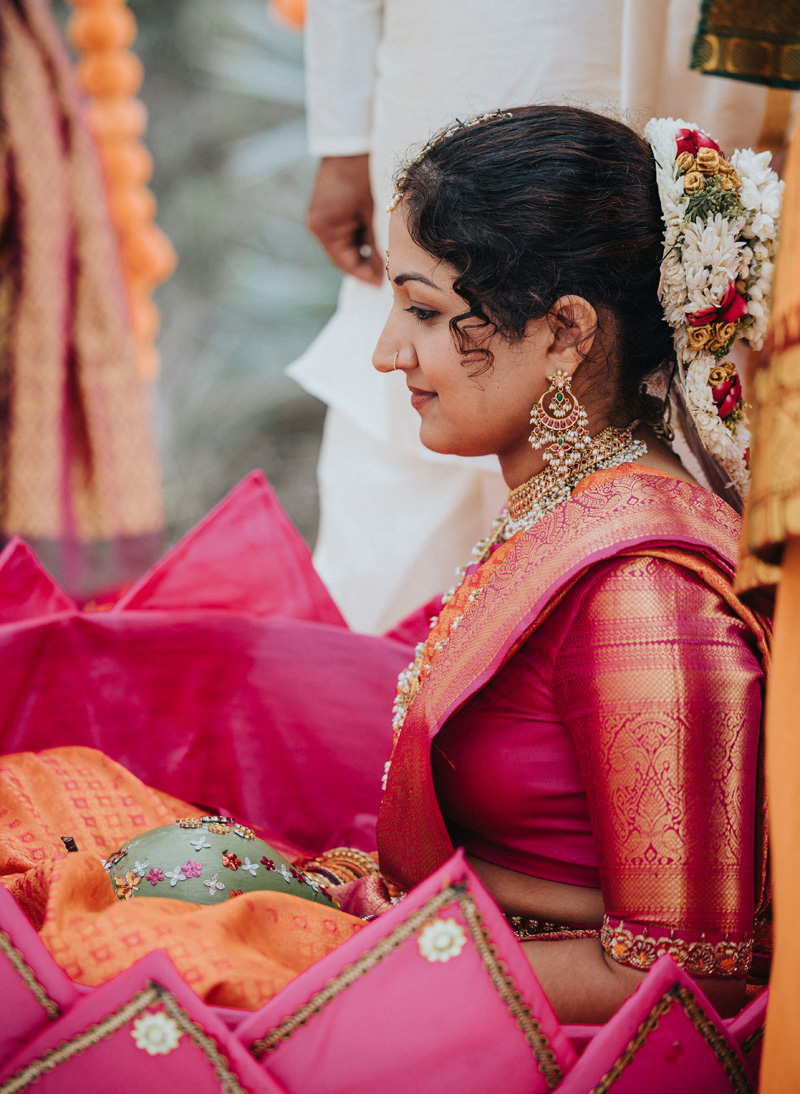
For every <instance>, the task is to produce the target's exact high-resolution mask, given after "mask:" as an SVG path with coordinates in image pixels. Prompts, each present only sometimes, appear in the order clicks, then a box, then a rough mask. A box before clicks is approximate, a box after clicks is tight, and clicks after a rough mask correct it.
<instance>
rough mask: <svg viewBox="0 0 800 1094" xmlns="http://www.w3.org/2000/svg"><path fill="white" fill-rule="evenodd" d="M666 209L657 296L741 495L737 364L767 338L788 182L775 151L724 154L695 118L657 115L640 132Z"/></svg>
mask: <svg viewBox="0 0 800 1094" xmlns="http://www.w3.org/2000/svg"><path fill="white" fill-rule="evenodd" d="M644 135H645V139H646V140H647V141H648V142H649V143H650V147H651V148H652V150H653V156H654V157H655V161H656V177H657V180H658V190H659V197H660V199H661V211H662V215H663V218H664V226H665V231H664V257H663V260H662V264H661V280H660V282H659V296H660V299H661V303H662V306H663V308H664V316H665V318H666V320H667V322H668V323H669V324H670V325H671V326H672V328H673V330H674V337H675V351H676V355H677V359H678V370H679V375H680V382H681V385H682V387H683V393H684V396H685V401H686V404H687V406H688V407H689V410H690V411H691V414H692V417H693V419H694V422H695V425H696V426H697V430H698V433H699V435H700V439H701V441H702V442H703V445H704V446H705V448H706V450H707V451H708V452H709V453H710V454H711V455H712V456H713V457H714V458H715V459H716V460H717V462H718V463H719V464H720V465H721V466H722V467H723V469H724V470H725V471H726V473H727V474H728V475H729V476H730V479H731V481H732V482H733V484H734V486H735V487H736V489H737V490H738V492H739V494H740V495H742V497H744V496H745V495H746V493H747V488H748V486H749V479H750V475H749V471H748V468H747V456H748V448H749V445H750V433H749V430H748V429H747V424H746V418H745V412H744V404H743V402H742V394H741V384H740V382H739V377H738V375H737V373H736V368H735V366H734V365H733V363H732V362H730V361H723V358H724V357H725V355H726V353H728V352H729V350H730V348H731V346H732V345H733V343H734V342H735V341H736V339H737V338H740V337H741V338H745V339H747V341H748V342H749V343H750V345H751V346H752V347H753V348H754V349H760V348H761V346H762V345H763V342H764V336H765V335H766V332H767V324H768V321H769V303H770V297H771V290H772V279H773V274H774V267H773V263H772V258H773V254H774V250H775V244H776V241H777V234H778V219H779V214H780V203H781V195H782V191H783V183H782V182H780V181H779V179H778V177H777V175H776V174H775V172H774V171H773V170H772V168H771V167H770V166H769V164H770V154H769V153H768V152H762V153H760V154H756V153H755V152H753V151H752V150H751V149H744V150H737V151H736V152H734V153H733V155H732V156H731V158H730V160H726V159H725V157H724V156H723V155H722V152H721V151H720V148H719V145H718V144H716V142H715V141H713V140H712V139H711V138H710V137H709V136H708V135H707V134H706V133H703V131H702V130H700V129H698V128H697V126H695V125H691V124H689V123H688V122H685V121H683V120H682V119H681V118H678V119H674V118H654V119H653V120H652V121H651V122H649V123H648V125H647V127H646V128H645V131H644Z"/></svg>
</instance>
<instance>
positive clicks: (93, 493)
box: [0, 0, 163, 600]
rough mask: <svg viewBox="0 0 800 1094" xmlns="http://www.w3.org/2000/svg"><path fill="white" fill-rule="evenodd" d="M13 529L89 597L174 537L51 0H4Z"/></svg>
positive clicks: (3, 322)
mask: <svg viewBox="0 0 800 1094" xmlns="http://www.w3.org/2000/svg"><path fill="white" fill-rule="evenodd" d="M0 58H1V60H2V64H0V229H2V230H1V231H0V536H2V537H3V538H10V537H11V536H13V535H19V536H22V537H24V538H25V539H26V540H27V542H28V543H30V544H31V545H32V546H33V547H35V549H36V551H37V553H38V555H39V558H40V559H41V561H42V562H43V563H44V564H45V565H46V566H47V567H48V569H49V570H50V571H51V572H52V573H54V574H55V575H56V576H57V577H58V579H59V581H60V582H61V583H62V585H63V586H64V587H65V588H66V589H67V590H68V591H69V592H70V593H72V594H73V595H75V596H77V597H78V598H79V599H83V600H85V599H87V598H89V597H90V596H95V595H97V594H99V593H106V592H108V591H110V590H113V589H116V588H119V587H120V586H122V585H123V584H125V583H127V582H129V581H130V580H131V579H132V578H134V577H136V576H138V575H139V574H140V573H141V572H143V571H144V570H145V569H146V568H147V566H148V565H149V564H150V563H151V562H153V561H154V560H155V558H156V557H158V555H159V554H160V551H161V549H162V547H163V540H162V529H163V512H162V502H161V489H160V482H159V473H158V466H157V460H156V455H155V449H154V443H153V438H152V436H151V431H150V423H149V408H148V406H147V405H146V400H145V391H144V389H143V385H142V384H141V382H140V380H139V379H138V377H137V373H136V347H135V343H134V338H133V334H132V331H131V321H130V316H129V314H128V305H127V303H126V300H125V294H124V287H123V283H122V275H121V267H120V263H119V255H118V250H117V243H116V240H115V238H114V234H113V231H112V228H111V226H110V223H109V220H108V214H107V207H106V195H105V191H104V186H103V181H102V178H101V174H100V168H99V164H98V161H97V156H96V153H95V149H94V146H93V144H92V140H91V137H90V134H89V130H88V126H87V124H86V119H85V116H84V107H83V103H82V102H81V100H80V96H79V94H78V91H77V87H76V86H75V82H74V78H73V73H72V71H71V68H70V63H69V59H68V57H67V54H66V51H65V49H64V46H63V44H62V42H61V39H60V36H59V32H58V28H57V26H56V24H55V22H54V20H53V17H52V15H51V13H50V10H49V6H48V5H47V4H46V3H45V2H44V0H22V2H20V3H10V2H6V0H3V2H2V3H0Z"/></svg>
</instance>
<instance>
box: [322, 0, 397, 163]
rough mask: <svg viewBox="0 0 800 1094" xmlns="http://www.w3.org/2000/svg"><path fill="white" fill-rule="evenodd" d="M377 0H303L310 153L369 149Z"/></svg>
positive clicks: (378, 32)
mask: <svg viewBox="0 0 800 1094" xmlns="http://www.w3.org/2000/svg"><path fill="white" fill-rule="evenodd" d="M382 14H383V0H309V2H308V9H307V13H306V27H305V54H306V111H307V116H308V141H309V147H310V150H311V153H312V155H314V156H357V155H361V154H362V153H364V152H368V151H369V145H370V130H371V125H372V98H373V92H374V85H375V72H376V64H377V52H378V43H379V41H380V36H381V24H382Z"/></svg>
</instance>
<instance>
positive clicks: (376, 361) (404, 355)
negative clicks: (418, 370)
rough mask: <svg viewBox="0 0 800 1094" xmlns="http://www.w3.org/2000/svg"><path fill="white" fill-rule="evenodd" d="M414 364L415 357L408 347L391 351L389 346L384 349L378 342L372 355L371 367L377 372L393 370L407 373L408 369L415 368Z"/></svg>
mask: <svg viewBox="0 0 800 1094" xmlns="http://www.w3.org/2000/svg"><path fill="white" fill-rule="evenodd" d="M416 363H417V362H416V357H415V355H414V353H413V351H412V350H410V349H409V348H408V347H405V348H403V349H393V348H392V347H391V345H390V346H387V347H386V348H385V349H384V348H383V346H382V345H381V343H380V342H378V345H377V346H376V347H375V352H374V353H373V355H372V366H373V368H376V369H377V370H378V372H394V371H395V369H402V370H406V371H408V369H412V368H415V367H416Z"/></svg>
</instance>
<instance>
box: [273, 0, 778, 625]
mask: <svg viewBox="0 0 800 1094" xmlns="http://www.w3.org/2000/svg"><path fill="white" fill-rule="evenodd" d="M697 16H698V2H697V0H558V3H553V2H552V0H550V2H547V3H545V2H544V0H493V3H492V4H487V3H486V0H309V2H308V15H307V23H306V69H307V89H308V102H307V108H308V127H309V138H310V145H311V151H312V153H313V154H315V155H317V156H319V157H321V160H322V163H321V168H320V175H319V177H318V184H317V188H316V190H315V194H314V197H313V198H312V206H311V213H310V225H311V226H312V229H313V230H315V231H316V233H317V234H318V235H319V236H320V238H321V240H322V242H323V243H324V244H325V245H326V246H327V249H328V251H329V254H331V256H332V257H333V258H334V260H335V261H336V262H337V264H338V265H340V266H341V267H342V268H343V269H345V270H346V271H348V273H349V276H346V277H345V280H344V283H343V285H342V290H341V296H340V299H339V306H338V309H337V312H336V314H335V315H334V317H333V319H331V321H330V323H329V324H328V325H327V326H326V327H325V329H324V330H323V331H322V333H321V334H320V335H319V337H318V338H317V339H316V341H315V342H314V343H313V345H312V346H311V347H310V348H309V349H308V350H307V352H306V353H305V354H304V355H303V356H302V357H301V358H300V359H299V360H298V361H296V362H295V363H294V365H292V366H291V368H290V375H292V376H293V377H294V378H295V379H296V380H297V381H298V382H299V383H300V384H302V386H303V387H304V388H305V389H306V390H307V391H310V392H311V393H312V394H314V395H316V396H317V397H318V398H320V399H322V400H324V401H325V402H326V403H327V404H328V407H329V411H328V414H327V417H326V422H325V431H324V436H323V444H322V452H321V455H320V464H319V484H320V506H321V513H320V531H319V538H318V542H317V549H316V553H315V556H314V561H315V564H316V566H317V569H318V571H319V573H320V574H321V576H322V577H323V579H324V580H325V582H326V583H327V585H328V588H329V589H330V591H331V594H332V595H333V597H334V599H335V600H336V601H337V603H338V604H339V607H340V608H341V610H342V611H343V613H344V615H345V617H346V618H347V620H348V622H349V623H350V625H351V626H352V627H354V628H355V629H358V630H364V631H381V630H384V629H386V628H387V627H389V626H390V625H391V624H393V623H394V622H395V621H397V620H398V619H399V618H401V617H402V616H403V615H404V614H406V613H407V612H408V611H410V610H411V609H412V608H414V607H415V606H417V605H419V604H421V603H423V602H424V601H425V600H427V599H428V598H429V597H431V596H432V595H434V594H435V593H436V592H441V591H443V590H445V589H447V588H448V587H449V586H450V584H451V581H452V576H453V571H454V570H455V568H456V566H458V565H459V564H462V563H464V562H466V561H468V560H469V556H470V550H471V547H472V545H473V544H474V543H475V541H476V540H478V539H479V538H481V537H482V536H483V535H485V534H486V532H487V530H488V526H489V524H490V523H491V519H492V517H493V516H495V515H496V513H497V511H498V510H499V508H500V507H501V505H502V502H503V500H504V497H505V494H506V490H505V488H504V486H503V482H502V479H501V477H500V473H499V469H498V466H497V461H496V459H495V458H494V457H486V458H481V459H464V458H461V457H448V456H442V455H438V454H436V453H432V452H428V451H427V450H426V449H425V448H423V447H422V445H421V444H420V442H419V439H418V428H419V419H418V416H417V414H416V412H415V411H414V410H413V409H412V407H411V405H410V403H409V397H408V392H407V389H406V386H405V383H404V376H403V374H401V373H397V374H396V375H390V376H388V377H387V376H385V375H380V374H378V373H376V372H375V371H374V370H373V369H372V367H371V357H372V350H373V348H374V345H375V342H376V341H377V338H378V335H379V333H380V331H381V328H382V326H383V323H384V321H385V319H386V316H387V314H388V311H389V308H390V305H391V291H390V289H389V286H388V284H386V283H385V280H384V279H382V278H381V276H380V271H381V268H382V265H383V255H384V251H385V248H386V240H387V228H388V213H387V212H386V206H387V204H388V202H389V200H390V198H391V194H392V192H393V189H394V187H393V182H392V176H393V173H394V171H395V169H396V167H397V165H398V163H400V162H402V161H403V159H405V158H406V157H407V156H408V153H409V150H415V149H417V150H418V149H419V147H420V146H421V145H422V144H424V143H425V141H426V140H427V139H428V138H429V137H430V136H431V135H432V134H433V133H435V132H436V131H438V130H439V129H440V128H442V127H443V126H444V125H446V124H447V123H449V122H451V121H452V119H453V118H456V117H458V118H461V119H466V118H468V117H471V116H473V115H475V114H481V113H483V112H485V111H487V110H495V109H497V108H506V107H510V106H515V105H525V104H529V103H533V102H557V103H569V104H572V105H578V106H585V107H588V108H590V109H594V110H600V111H602V112H610V113H613V114H615V115H617V116H622V117H623V118H624V120H626V121H627V122H628V123H629V124H630V125H632V126H633V127H634V128H635V129H637V130H638V131H641V130H642V129H643V127H644V124H645V123H646V121H647V120H648V119H649V118H650V117H651V116H652V115H657V114H664V115H672V116H673V117H684V118H686V119H689V120H694V121H695V122H696V123H697V124H698V125H700V126H701V127H702V128H704V129H706V130H708V132H709V133H711V134H712V135H713V136H714V137H715V138H716V139H717V140H718V141H719V142H720V144H721V145H722V147H723V149H724V150H725V151H727V152H732V151H733V149H734V148H736V147H741V146H744V145H755V144H756V142H757V138H758V133H759V129H760V126H761V122H762V118H763V114H764V105H765V101H766V91H765V89H763V88H756V87H753V86H751V85H739V84H737V83H735V82H733V81H730V80H722V79H717V78H714V77H706V76H703V77H701V76H698V75H696V74H694V73H690V72H689V71H688V68H687V66H688V60H689V53H690V47H691V39H692V35H693V33H694V30H695V27H696V23H697ZM367 171H368V174H367ZM373 198H374V202H373V201H372V199H373ZM359 218H360V219H361V220H362V221H370V219H371V223H370V224H368V225H367V224H361V225H359V224H358V221H359ZM359 228H361V231H359ZM366 243H370V244H371V245H372V248H373V249H372V253H371V255H370V253H369V252H368V250H366V249H365V244H366ZM359 244H361V254H359Z"/></svg>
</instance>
